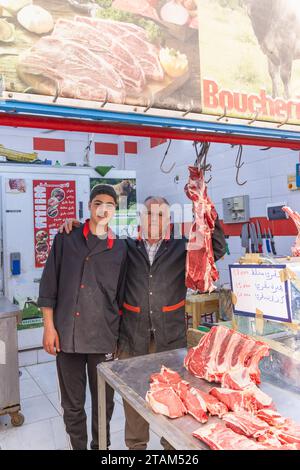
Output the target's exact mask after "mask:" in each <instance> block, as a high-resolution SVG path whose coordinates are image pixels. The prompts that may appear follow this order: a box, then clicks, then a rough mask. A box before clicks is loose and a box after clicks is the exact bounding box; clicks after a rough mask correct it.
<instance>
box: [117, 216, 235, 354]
mask: <svg viewBox="0 0 300 470" xmlns="http://www.w3.org/2000/svg"><path fill="white" fill-rule="evenodd" d="M186 243H187V240H186V239H185V238H183V239H175V238H172V237H171V239H170V240H165V241H163V242H162V244H161V246H160V248H159V250H158V252H157V254H156V257H155V259H154V262H153V264H152V266H151V265H150V263H149V258H148V253H147V251H146V249H145V246H144V242H143V241H138V240H132V239H128V240H127V245H128V263H127V275H126V288H125V301H124V304H123V315H122V321H121V326H120V341H119V347H120V350H126V351H128V352H130V354H132V355H142V354H147V353H148V351H149V343H150V330H151V329H152V330H153V333H154V339H155V343H156V351H157V352H162V351H167V350H171V349H177V348H182V347H185V346H186V323H185V298H186V287H185V266H186ZM213 250H214V255H215V260H216V261H217V260H218V259H220V258H221V257H222V256H224V255H225V253H226V242H225V237H224V234H223V231H222V229H221V226H220V223H219V221H218V220H217V223H216V227H215V231H214V233H213ZM199 269H201V266H199Z"/></svg>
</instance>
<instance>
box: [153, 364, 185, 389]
mask: <svg viewBox="0 0 300 470" xmlns="http://www.w3.org/2000/svg"><path fill="white" fill-rule="evenodd" d="M181 381H182V378H181V377H180V375H179V374H178V373H177V372H174V371H173V370H171V369H168V368H167V367H165V366H162V368H161V370H160V372H159V373H157V374H152V375H151V377H150V382H154V383H159V384H168V385H175V384H177V383H179V382H181Z"/></svg>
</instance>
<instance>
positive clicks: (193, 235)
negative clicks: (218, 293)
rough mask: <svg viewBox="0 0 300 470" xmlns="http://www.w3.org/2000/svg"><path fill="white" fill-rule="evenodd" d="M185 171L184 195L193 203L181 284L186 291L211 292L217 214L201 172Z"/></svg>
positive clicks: (193, 169)
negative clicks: (192, 216) (188, 173)
mask: <svg viewBox="0 0 300 470" xmlns="http://www.w3.org/2000/svg"><path fill="white" fill-rule="evenodd" d="M189 172H190V178H189V182H188V184H187V185H186V187H185V192H186V195H187V197H188V198H189V199H191V201H192V202H193V212H194V222H193V224H192V227H191V230H190V235H189V242H188V246H187V260H186V282H185V283H186V286H187V288H190V289H193V290H196V291H200V292H212V291H213V290H214V289H215V285H214V282H215V281H217V280H218V279H219V273H218V270H217V268H216V265H215V260H214V253H213V246H212V234H213V231H214V228H215V222H216V219H217V212H216V209H215V207H214V205H213V203H212V201H211V199H210V198H209V197H208V194H207V186H206V183H205V179H204V172H203V170H199V169H198V168H197V167H189Z"/></svg>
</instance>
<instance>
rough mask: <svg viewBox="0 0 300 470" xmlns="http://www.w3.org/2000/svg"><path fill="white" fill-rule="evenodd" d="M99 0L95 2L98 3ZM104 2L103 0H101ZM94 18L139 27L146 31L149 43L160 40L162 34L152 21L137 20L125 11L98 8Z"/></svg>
mask: <svg viewBox="0 0 300 470" xmlns="http://www.w3.org/2000/svg"><path fill="white" fill-rule="evenodd" d="M100 1H101V0H97V2H100ZM103 1H105V0H103ZM96 16H97V17H98V18H104V19H110V20H115V21H122V22H124V23H133V24H135V25H137V26H140V27H141V28H143V29H144V30H145V31H146V34H147V38H148V40H149V41H150V42H157V41H159V40H161V39H162V32H161V29H160V28H159V26H158V25H157V24H156V23H154V21H151V20H146V19H144V18H138V17H137V16H136V15H134V14H132V13H128V12H126V11H122V10H117V9H116V8H112V7H108V8H103V10H101V9H100V8H99V9H98V10H97V11H96Z"/></svg>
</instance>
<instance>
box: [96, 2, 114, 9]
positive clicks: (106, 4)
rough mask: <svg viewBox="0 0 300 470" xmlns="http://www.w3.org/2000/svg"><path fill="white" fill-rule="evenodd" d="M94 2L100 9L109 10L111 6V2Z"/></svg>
mask: <svg viewBox="0 0 300 470" xmlns="http://www.w3.org/2000/svg"><path fill="white" fill-rule="evenodd" d="M96 2H97V3H98V5H99V7H101V8H109V7H111V6H112V2H113V0H96Z"/></svg>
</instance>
